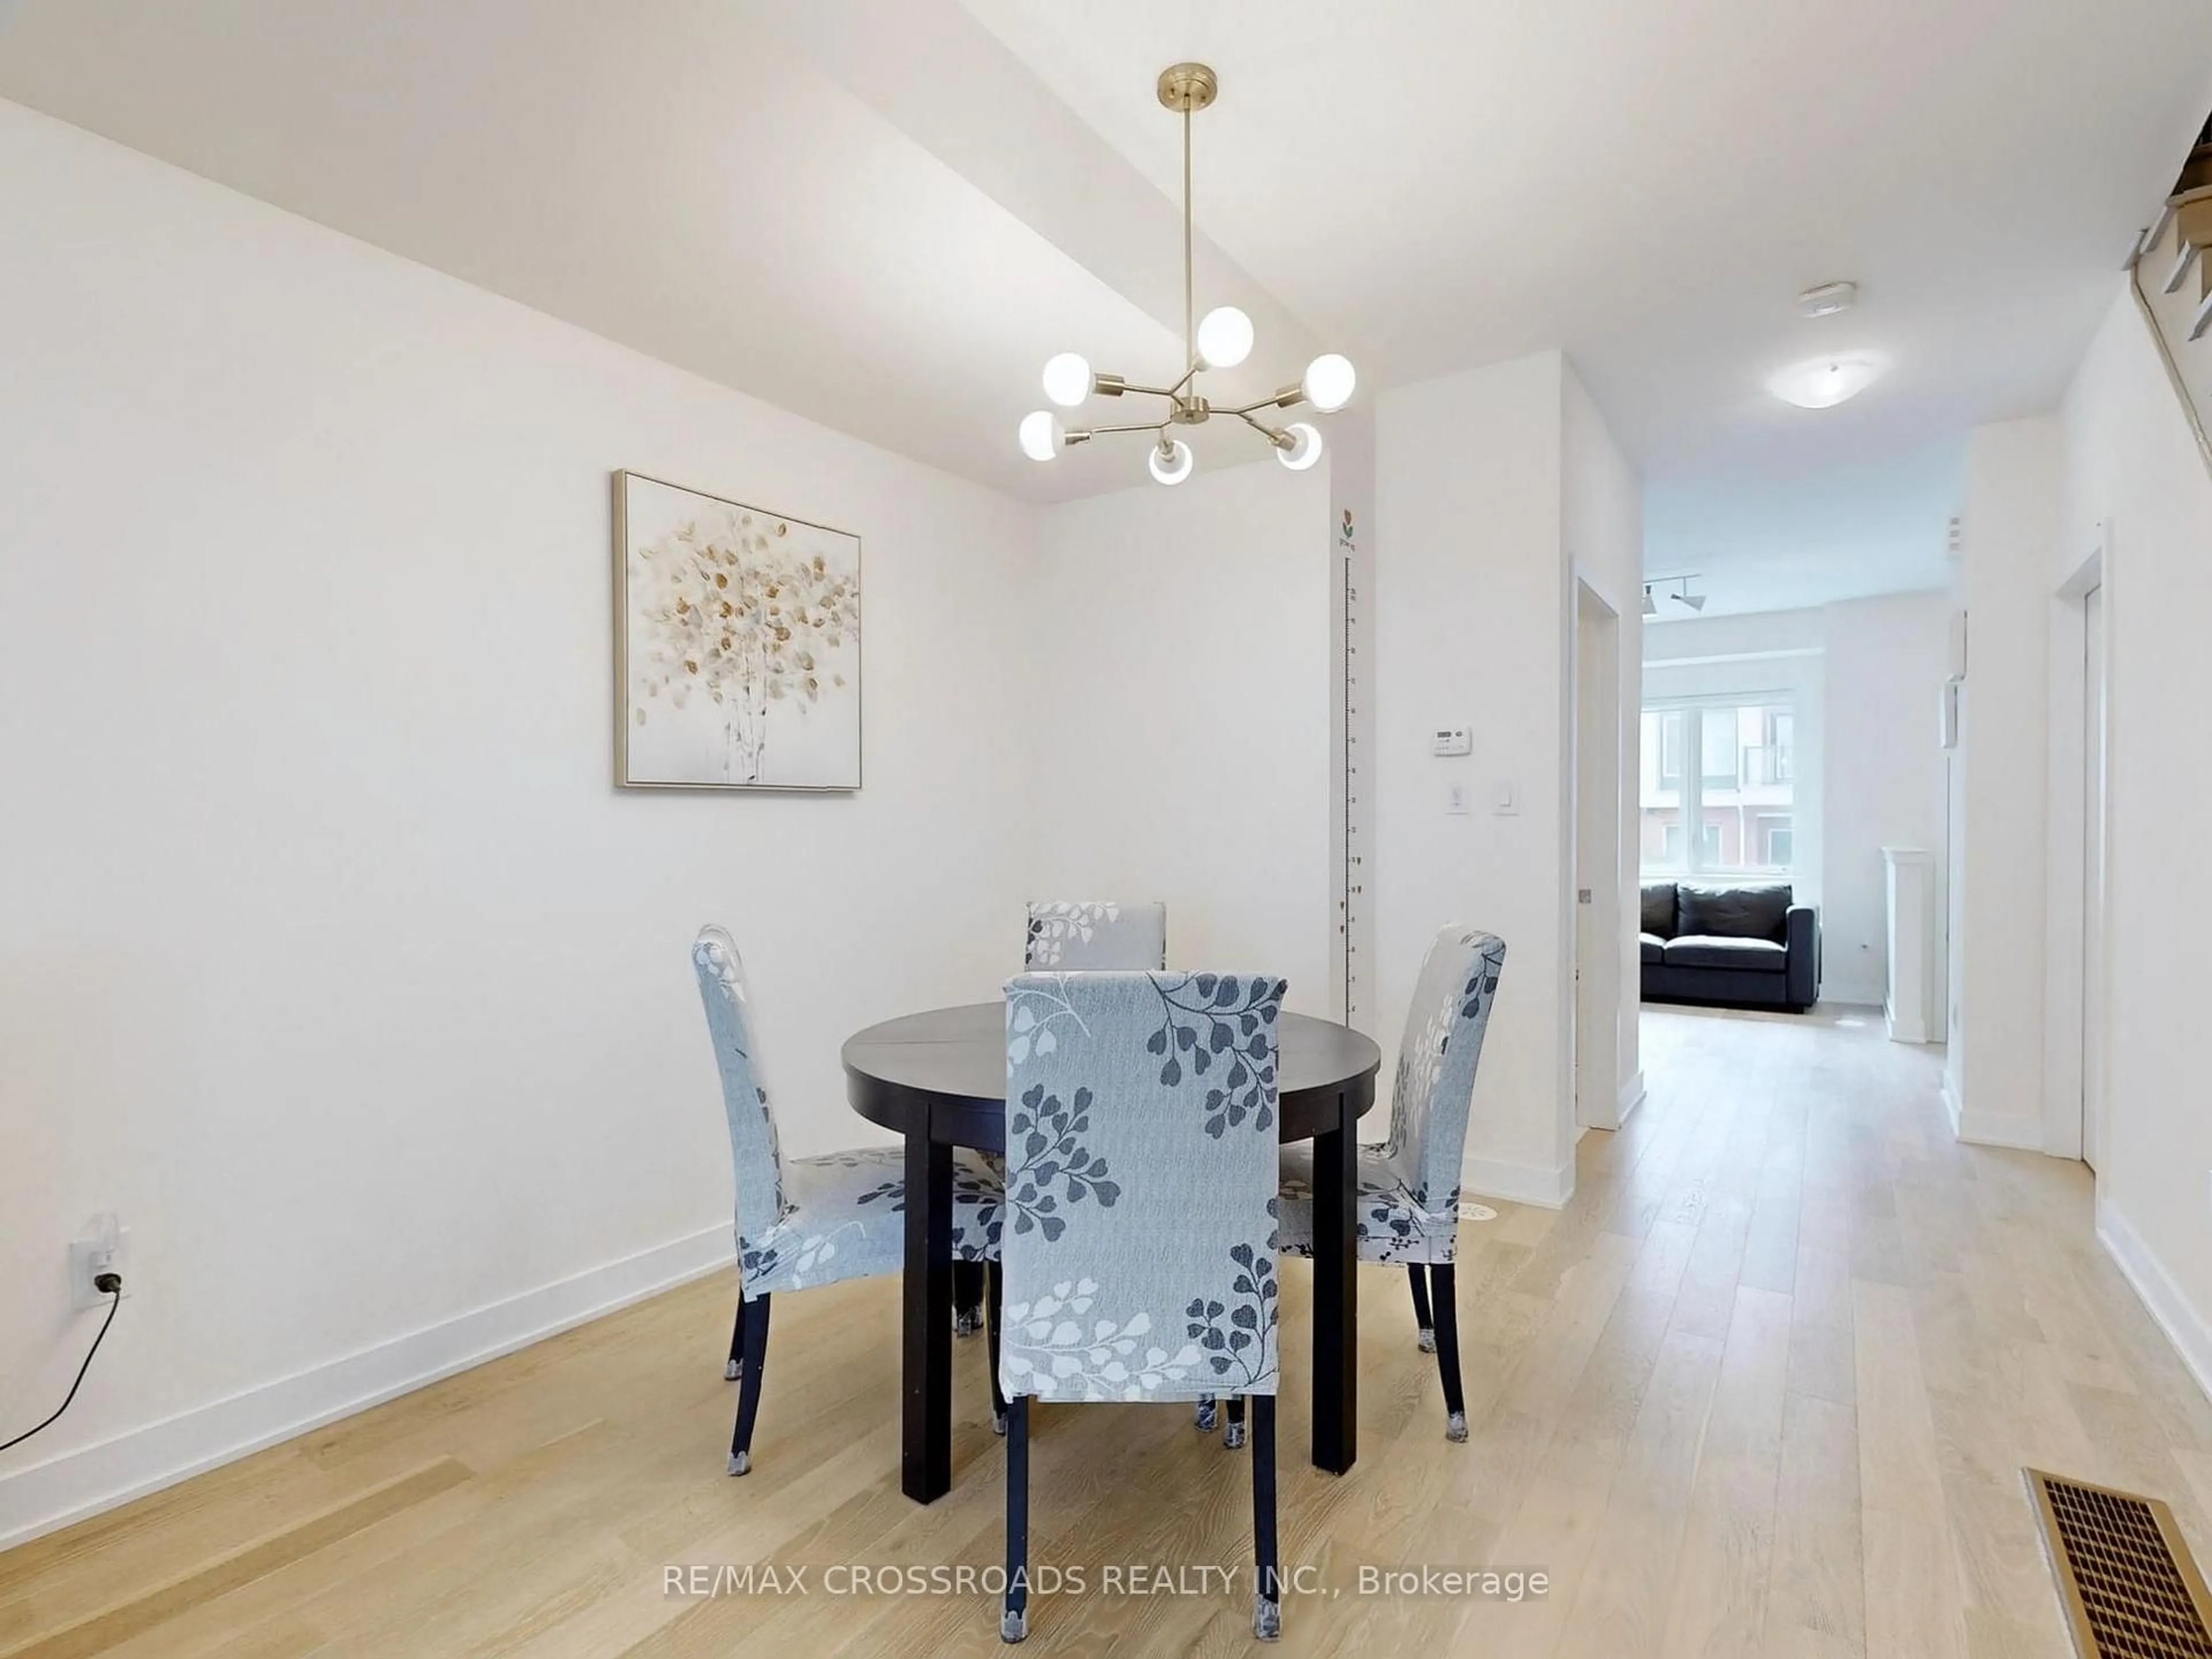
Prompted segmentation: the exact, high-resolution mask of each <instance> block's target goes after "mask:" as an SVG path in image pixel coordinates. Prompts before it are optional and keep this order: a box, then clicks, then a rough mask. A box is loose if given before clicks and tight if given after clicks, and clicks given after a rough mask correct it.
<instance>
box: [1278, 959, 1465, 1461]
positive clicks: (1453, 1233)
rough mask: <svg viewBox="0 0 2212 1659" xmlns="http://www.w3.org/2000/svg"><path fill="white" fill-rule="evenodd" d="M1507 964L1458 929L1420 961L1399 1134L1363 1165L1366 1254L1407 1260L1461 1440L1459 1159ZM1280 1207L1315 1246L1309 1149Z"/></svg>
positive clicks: (1396, 1103) (1288, 1154)
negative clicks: (1500, 977) (1457, 1276)
mask: <svg viewBox="0 0 2212 1659" xmlns="http://www.w3.org/2000/svg"><path fill="white" fill-rule="evenodd" d="M1504 965H1505V941H1504V940H1503V939H1499V938H1498V937H1497V936H1496V935H1495V934H1492V933H1480V932H1478V931H1476V930H1475V929H1474V928H1472V927H1447V928H1445V929H1443V932H1441V933H1438V934H1437V937H1436V939H1435V941H1434V943H1432V944H1431V945H1430V946H1429V954H1428V957H1427V958H1426V960H1425V961H1424V962H1423V963H1422V964H1421V976H1420V979H1419V981H1417V982H1416V984H1415V985H1414V987H1413V1005H1412V1006H1411V1007H1409V1008H1408V1009H1407V1012H1406V1033H1405V1036H1404V1038H1403V1040H1402V1041H1401V1042H1400V1043H1399V1046H1398V1070H1397V1079H1396V1083H1395V1088H1394V1091H1393V1093H1392V1096H1391V1114H1390V1137H1389V1139H1388V1140H1386V1141H1384V1142H1383V1145H1381V1146H1362V1147H1361V1148H1360V1149H1359V1164H1358V1171H1357V1174H1358V1183H1359V1185H1358V1197H1357V1200H1356V1202H1355V1204H1354V1206H1353V1214H1354V1216H1355V1217H1356V1218H1357V1220H1358V1227H1359V1239H1358V1254H1359V1260H1361V1261H1400V1262H1403V1263H1404V1264H1405V1266H1406V1276H1407V1279H1408V1281H1409V1282H1410V1284H1411V1285H1412V1287H1413V1317H1414V1321H1415V1322H1416V1324H1417V1325H1418V1326H1419V1332H1420V1337H1419V1340H1420V1346H1421V1349H1422V1351H1423V1352H1429V1353H1434V1354H1435V1355H1436V1357H1437V1376H1438V1378H1439V1380H1440V1381H1441V1382H1442V1383H1443V1395H1444V1437H1445V1438H1446V1439H1449V1440H1455V1441H1463V1440H1465V1439H1466V1438H1467V1437H1468V1422H1467V1409H1466V1401H1465V1397H1464V1395H1463V1394H1462V1390H1461V1388H1460V1372H1459V1313H1458V1310H1457V1307H1456V1305H1455V1298H1456V1295H1457V1292H1456V1289H1455V1284H1454V1279H1455V1273H1456V1268H1455V1262H1454V1258H1455V1255H1456V1253H1457V1250H1458V1248H1459V1222H1460V1200H1459V1182H1460V1160H1461V1158H1462V1155H1463V1154H1464V1153H1465V1152H1466V1150H1467V1121H1468V1112H1469V1110H1470V1109H1471V1108H1472V1106H1473V1104H1474V1068H1475V1066H1476V1063H1477V1062H1478V1061H1479V1060H1480V1059H1481V1058H1482V1037H1483V1033H1484V1031H1485V1030H1487V1029H1488V1027H1489V1024H1490V1007H1491V1004H1492V1002H1493V1001H1495V1000H1497V996H1498V975H1499V974H1500V972H1501V971H1502V970H1503V969H1504ZM1279 1210H1280V1216H1281V1227H1280V1229H1279V1233H1280V1239H1281V1243H1282V1248H1283V1249H1284V1250H1285V1251H1286V1252H1289V1253H1291V1254H1292V1255H1312V1254H1313V1237H1314V1234H1313V1152H1312V1149H1311V1148H1310V1147H1306V1146H1297V1147H1291V1148H1286V1149H1285V1152H1284V1154H1283V1191H1282V1200H1281V1203H1280V1206H1279ZM1482 1213H1483V1214H1484V1215H1485V1216H1487V1215H1489V1214H1491V1213H1492V1212H1489V1211H1487V1210H1486V1211H1484V1212H1482ZM1432 1293H1433V1304H1432V1302H1431V1294H1432Z"/></svg>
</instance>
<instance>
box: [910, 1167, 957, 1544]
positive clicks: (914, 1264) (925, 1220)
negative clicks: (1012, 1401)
mask: <svg viewBox="0 0 2212 1659" xmlns="http://www.w3.org/2000/svg"><path fill="white" fill-rule="evenodd" d="M905 1300H906V1317H905V1324H906V1352H905V1356H904V1360H903V1364H902V1376H903V1379H904V1392H905V1401H904V1407H903V1410H902V1413H901V1417H900V1430H901V1446H900V1453H899V1487H900V1490H902V1492H905V1493H906V1495H907V1496H908V1498H913V1499H914V1501H915V1503H917V1504H933V1503H935V1502H936V1501H937V1500H938V1499H939V1498H942V1497H944V1496H945V1493H946V1492H948V1491H950V1490H951V1486H952V1148H951V1146H946V1145H945V1143H944V1142H942V1141H937V1140H933V1139H930V1137H929V1132H928V1129H927V1126H925V1127H921V1128H919V1129H914V1130H909V1131H908V1133H907V1138H906V1286H905Z"/></svg>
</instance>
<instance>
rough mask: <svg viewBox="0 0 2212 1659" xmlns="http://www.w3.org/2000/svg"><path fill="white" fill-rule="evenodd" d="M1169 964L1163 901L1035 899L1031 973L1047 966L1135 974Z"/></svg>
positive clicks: (1026, 951)
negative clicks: (1125, 971) (1124, 971)
mask: <svg viewBox="0 0 2212 1659" xmlns="http://www.w3.org/2000/svg"><path fill="white" fill-rule="evenodd" d="M1167 965H1168V907H1167V906H1166V905H1164V904H1160V903H1150V904H1123V903H1121V902H1119V901H1117V900H1114V899H1037V900H1032V901H1031V902H1030V925H1029V938H1028V941H1027V943H1026V945H1024V948H1023V951H1022V966H1023V967H1024V969H1028V970H1029V971H1030V972H1031V973H1036V972H1039V971H1041V970H1042V969H1060V971H1062V972H1070V971H1076V970H1080V971H1082V972H1085V973H1091V972H1097V971H1099V970H1102V969H1103V970H1107V971H1115V970H1121V969H1127V970H1128V971H1131V972H1136V971H1140V970H1142V969H1164V968H1165V967H1166V966H1167Z"/></svg>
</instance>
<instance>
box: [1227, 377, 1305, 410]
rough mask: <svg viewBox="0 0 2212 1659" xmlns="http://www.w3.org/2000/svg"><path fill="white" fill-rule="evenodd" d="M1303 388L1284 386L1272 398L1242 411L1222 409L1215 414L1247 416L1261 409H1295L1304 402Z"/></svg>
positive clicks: (1245, 406) (1294, 385) (1246, 407)
mask: <svg viewBox="0 0 2212 1659" xmlns="http://www.w3.org/2000/svg"><path fill="white" fill-rule="evenodd" d="M1305 400H1306V389H1305V387H1304V386H1300V385H1297V384H1295V383H1294V384H1292V385H1290V386H1285V387H1284V388H1283V389H1282V390H1281V391H1279V392H1276V393H1275V394H1274V395H1273V396H1272V397H1267V398H1261V399H1260V401H1259V402H1257V403H1254V404H1245V405H1244V407H1243V408H1242V409H1224V410H1218V411H1217V412H1218V413H1219V414H1223V415H1248V416H1249V415H1250V414H1252V413H1254V412H1255V410H1262V409H1296V408H1297V406H1298V405H1299V404H1302V403H1304V402H1305Z"/></svg>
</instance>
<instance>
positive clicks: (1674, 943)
mask: <svg viewBox="0 0 2212 1659" xmlns="http://www.w3.org/2000/svg"><path fill="white" fill-rule="evenodd" d="M1660 960H1661V961H1662V962H1664V963H1666V964H1667V966H1668V967H1669V968H1732V969H1735V970H1736V971H1737V972H1739V973H1753V974H1778V973H1780V972H1781V971H1782V970H1783V969H1785V968H1787V967H1788V966H1789V965H1790V952H1789V951H1785V950H1784V949H1783V948H1782V946H1780V945H1777V944H1775V943H1774V941H1773V940H1771V939H1722V938H1717V937H1716V936H1714V935H1713V934H1711V933H1685V934H1683V935H1682V937H1681V938H1680V939H1668V941H1667V943H1666V945H1664V946H1663V947H1662V951H1661V955H1660Z"/></svg>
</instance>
